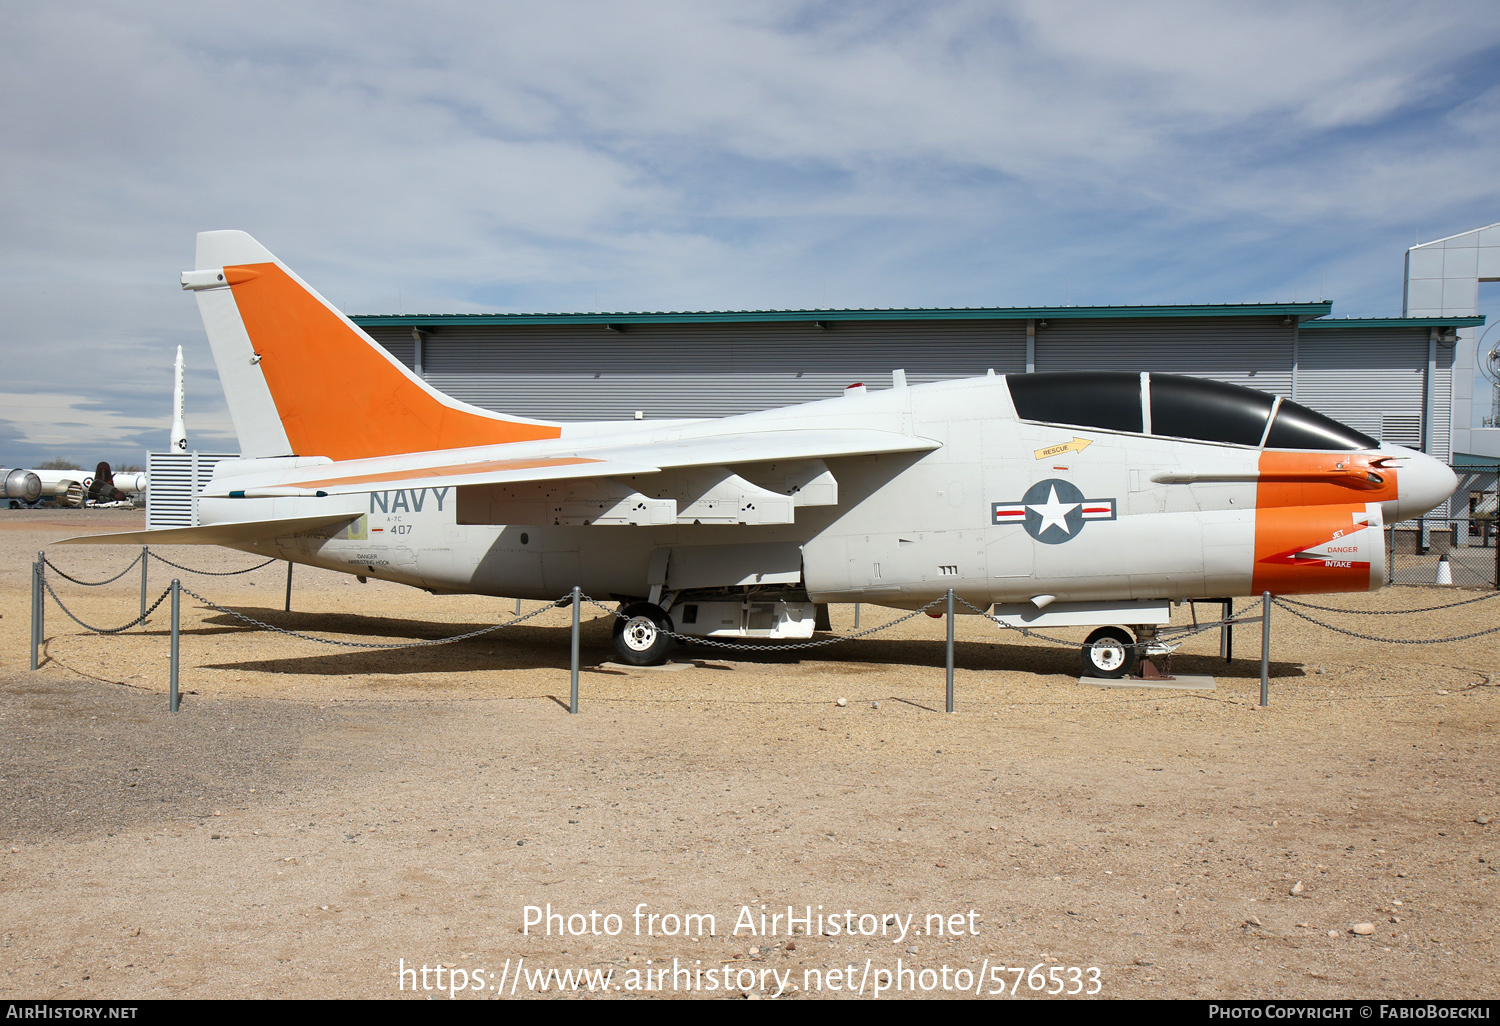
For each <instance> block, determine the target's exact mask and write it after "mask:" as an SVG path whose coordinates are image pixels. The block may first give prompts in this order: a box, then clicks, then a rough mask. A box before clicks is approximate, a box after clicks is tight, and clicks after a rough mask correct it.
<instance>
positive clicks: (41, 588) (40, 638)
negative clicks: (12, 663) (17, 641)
mask: <svg viewBox="0 0 1500 1026" xmlns="http://www.w3.org/2000/svg"><path fill="white" fill-rule="evenodd" d="M36 579H37V590H36V650H35V651H34V652H33V654H32V657H31V668H32V669H33V670H35V669H36V668H37V666H39V665H40V663H39V662H38V660H39V659H40V658H41V647H42V646H43V645H44V644H46V642H47V554H46V553H45V552H41V551H38V552H37V554H36Z"/></svg>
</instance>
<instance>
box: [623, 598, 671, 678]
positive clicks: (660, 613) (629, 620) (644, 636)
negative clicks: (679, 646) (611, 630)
mask: <svg viewBox="0 0 1500 1026" xmlns="http://www.w3.org/2000/svg"><path fill="white" fill-rule="evenodd" d="M670 630H672V618H671V617H669V616H667V614H666V611H665V610H663V609H662V608H661V606H657V605H652V604H651V603H650V602H636V603H634V604H632V605H629V606H626V607H625V609H624V610H622V612H621V615H619V616H617V617H615V655H617V656H618V657H619V659H620V662H622V663H628V664H629V665H631V666H657V665H660V664H661V663H663V662H665V661H666V658H667V649H668V648H670V647H671V646H672V638H671V636H670V635H669V634H668V633H667V632H668V631H670Z"/></svg>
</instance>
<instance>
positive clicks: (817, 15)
mask: <svg viewBox="0 0 1500 1026" xmlns="http://www.w3.org/2000/svg"><path fill="white" fill-rule="evenodd" d="M0 9H3V13H4V21H5V25H6V31H5V33H3V34H0V143H3V145H0V241H3V245H0V305H3V309H4V311H5V314H6V316H5V317H4V318H3V321H0V353H3V356H4V360H3V366H4V368H5V373H4V377H3V379H0V465H11V466H16V465H20V466H27V465H35V464H36V463H38V462H41V461H43V460H46V459H48V458H54V457H63V458H71V459H74V460H76V461H77V462H79V463H81V464H84V465H87V466H92V465H93V464H94V463H95V462H97V461H98V460H100V459H108V460H110V461H111V462H113V463H115V464H117V465H118V464H122V463H144V461H145V453H146V452H147V451H162V450H164V449H165V448H166V445H167V441H168V431H169V428H170V424H171V414H172V410H171V389H172V364H173V358H174V355H175V352H176V347H177V346H179V345H181V346H182V347H183V350H184V354H185V359H186V362H187V393H188V400H187V425H188V437H189V444H190V447H191V448H196V449H199V450H202V451H237V450H238V445H237V444H236V442H235V439H234V435H233V431H232V428H231V427H230V423H229V418H228V412H227V409H226V407H225V405H224V401H223V396H222V393H221V391H220V389H219V385H218V378H217V375H216V373H215V372H214V370H213V365H212V358H211V356H210V353H209V350H208V345H207V341H206V339H205V338H204V335H203V329H202V325H201V322H200V321H199V319H198V314H197V308H196V304H195V302H194V301H193V298H192V296H191V295H190V294H187V293H184V292H182V291H181V289H180V287H179V283H178V279H179V274H180V272H181V271H182V270H184V269H187V268H190V267H191V266H192V262H193V245H194V243H193V239H194V235H195V234H196V233H197V232H199V231H203V230H208V229H220V228H237V229H242V230H244V231H248V232H250V233H251V234H252V235H254V236H256V237H257V238H258V239H259V240H260V241H261V242H262V243H263V244H265V245H266V246H267V247H268V248H270V249H271V250H272V251H273V252H275V253H276V254H277V255H278V256H279V257H280V258H281V259H282V260H283V261H285V262H286V263H287V264H288V265H289V266H291V267H292V268H293V269H295V270H296V271H297V272H298V273H299V274H300V275H301V276H302V277H303V278H305V279H307V280H308V281H309V282H311V283H312V284H313V285H314V286H315V287H317V288H318V289H319V291H321V292H322V293H323V294H324V295H325V296H327V297H328V298H329V299H330V300H331V301H332V302H333V303H335V304H336V305H338V306H339V307H340V308H341V309H343V310H345V311H346V312H349V313H398V312H406V313H412V312H422V313H462V312H475V311H506V312H510V311H585V310H692V309H717V310H725V309H730V310H733V309H754V308H777V309H795V308H814V307H860V308H865V307H882V306H896V307H908V306H1033V305H1052V304H1059V303H1064V302H1070V303H1073V304H1075V305H1099V304H1125V303H1224V302H1275V301H1287V300H1303V301H1306V300H1309V299H1318V298H1320V297H1323V298H1328V299H1331V300H1333V302H1334V307H1333V312H1334V314H1335V315H1338V316H1395V315H1399V314H1400V312H1401V278H1402V266H1403V263H1402V262H1403V254H1404V252H1405V250H1406V249H1407V248H1408V247H1409V246H1411V245H1413V244H1414V243H1416V242H1418V241H1430V240H1432V239H1435V238H1441V237H1443V236H1446V235H1452V234H1455V233H1458V232H1463V231H1467V230H1469V229H1471V228H1476V227H1479V226H1481V225H1487V224H1491V223H1494V222H1497V221H1500V174H1497V170H1496V169H1497V168H1500V5H1496V4H1494V3H1493V2H1488V0H1487V2H1465V0H1440V2H1425V0H1405V2H1401V3H1384V2H1379V0H1359V2H1350V3H1336V2H1316V0H1313V2H1306V0H1303V2H1297V3H1280V2H1274V0H1270V2H1268V0H1258V2H1253V3H1250V2H1245V3H1219V4H1206V3H1202V2H1201V0H1132V2H1131V3H1129V4H1119V3H1102V2H1100V3H1084V2H1074V0H1013V2H998V0H991V2H971V0H952V2H942V0H935V2H914V0H907V2H883V0H858V2H842V0H840V2H795V0H735V2H733V3H714V2H704V0H691V2H677V0H633V2H630V3H622V2H594V0H553V2H550V3H546V4H537V3H534V2H526V3H520V2H506V0H492V2H487V3H484V4H474V3H441V2H426V3H423V4H420V5H419V4H412V3H380V2H359V3H345V2H339V0H320V2H319V3H316V4H307V3H279V2H274V0H257V2H256V3H253V4H204V3H192V4H189V3H167V2H155V0H133V2H132V3H130V4H128V5H127V4H119V3H115V2H108V3H105V2H99V3H90V2H70V0H59V2H57V3H48V4H36V3H23V2H19V0H0ZM1481 310H1482V312H1486V313H1488V314H1489V315H1490V316H1491V319H1492V320H1494V319H1495V318H1497V317H1500V284H1494V285H1488V286H1481ZM1496 336H1500V331H1496V332H1493V333H1491V335H1490V339H1489V341H1491V342H1492V341H1493V340H1494V338H1495V337H1496ZM1486 345H1488V342H1487V343H1486ZM1486 412H1487V411H1486Z"/></svg>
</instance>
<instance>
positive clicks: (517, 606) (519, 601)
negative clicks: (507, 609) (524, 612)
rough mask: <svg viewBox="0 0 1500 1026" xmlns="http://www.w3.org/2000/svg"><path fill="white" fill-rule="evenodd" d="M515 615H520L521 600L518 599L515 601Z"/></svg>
mask: <svg viewBox="0 0 1500 1026" xmlns="http://www.w3.org/2000/svg"><path fill="white" fill-rule="evenodd" d="M516 615H517V616H520V615H521V600H520V599H516Z"/></svg>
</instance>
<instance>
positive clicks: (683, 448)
mask: <svg viewBox="0 0 1500 1026" xmlns="http://www.w3.org/2000/svg"><path fill="white" fill-rule="evenodd" d="M579 441H580V443H581V444H577V445H576V446H575V447H574V448H573V449H571V450H569V451H568V452H566V453H558V452H556V451H555V447H556V443H553V445H552V446H549V448H553V449H554V452H552V453H550V454H538V455H535V456H529V455H528V456H506V457H504V458H499V459H497V458H494V457H495V455H496V454H497V453H496V450H495V449H490V450H489V451H488V452H487V453H486V454H485V455H486V456H488V457H489V458H480V457H476V458H473V459H469V460H463V461H460V460H458V459H457V458H456V457H457V455H458V454H456V453H454V452H452V451H449V452H444V453H440V454H431V453H425V454H417V455H414V456H398V457H383V458H379V459H371V460H348V461H344V462H342V463H326V464H323V465H321V466H315V467H303V468H299V469H297V470H292V471H285V472H282V473H279V474H275V475H254V476H253V477H250V476H247V477H243V478H241V477H232V478H227V479H225V480H223V481H216V482H215V483H214V485H213V486H211V488H210V489H209V490H206V491H205V492H204V495H206V496H222V497H227V498H270V497H279V496H315V495H342V494H348V493H353V492H368V491H370V490H371V489H372V488H376V489H396V488H412V487H421V488H445V487H456V486H463V485H477V484H519V483H522V482H529V481H571V480H577V479H582V478H591V477H631V476H635V475H638V474H655V473H658V472H660V471H662V470H666V469H677V468H684V467H719V466H731V465H734V464H740V463H762V462H769V461H782V460H813V459H824V458H828V457H834V456H865V455H871V454H875V453H894V452H927V451H930V450H932V449H936V448H938V446H939V445H940V444H941V443H939V442H936V441H933V440H932V439H930V438H916V437H912V436H910V435H903V434H899V433H897V432H893V431H878V430H873V429H865V428H822V429H789V430H780V431H754V432H747V433H744V434H734V435H707V436H703V437H698V438H684V439H675V440H672V441H654V442H640V443H632V444H623V445H618V444H617V445H610V444H608V443H606V442H602V440H600V439H597V438H589V439H581V440H579ZM505 449H507V450H511V451H514V450H513V448H512V447H510V446H507V447H505ZM470 451H471V452H473V451H474V450H470ZM424 457H425V459H424ZM437 460H441V461H440V462H436V461H437Z"/></svg>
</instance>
